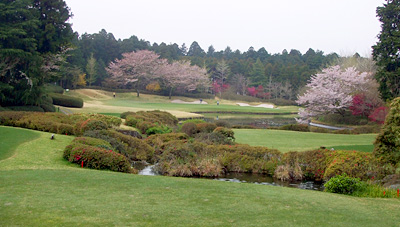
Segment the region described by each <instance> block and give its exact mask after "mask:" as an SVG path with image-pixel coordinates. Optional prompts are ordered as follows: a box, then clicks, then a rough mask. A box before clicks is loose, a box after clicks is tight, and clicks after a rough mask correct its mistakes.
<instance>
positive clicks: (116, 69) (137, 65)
mask: <svg viewBox="0 0 400 227" xmlns="http://www.w3.org/2000/svg"><path fill="white" fill-rule="evenodd" d="M159 57H160V56H159V55H158V54H156V53H154V52H152V51H148V50H140V51H136V52H130V53H124V54H122V59H121V60H119V59H117V60H115V61H114V62H112V63H110V65H109V66H108V68H107V69H106V70H107V72H108V73H109V74H110V75H111V78H110V80H112V81H113V82H114V83H116V84H118V85H127V84H129V83H135V85H136V91H137V96H138V97H139V89H140V87H142V86H143V85H144V84H147V82H148V81H150V80H153V79H156V78H158V77H160V75H161V73H162V71H163V69H164V66H165V65H167V60H166V59H160V58H159Z"/></svg>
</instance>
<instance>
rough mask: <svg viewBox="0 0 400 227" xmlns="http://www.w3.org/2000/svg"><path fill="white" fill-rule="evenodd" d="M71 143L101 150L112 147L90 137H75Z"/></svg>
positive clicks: (103, 141) (107, 143)
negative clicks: (101, 148) (100, 148)
mask: <svg viewBox="0 0 400 227" xmlns="http://www.w3.org/2000/svg"><path fill="white" fill-rule="evenodd" d="M72 143H75V144H84V145H88V146H93V147H103V148H108V149H109V150H111V149H112V146H111V144H110V143H109V142H107V141H105V140H102V139H97V138H92V137H76V138H75V139H74V140H72Z"/></svg>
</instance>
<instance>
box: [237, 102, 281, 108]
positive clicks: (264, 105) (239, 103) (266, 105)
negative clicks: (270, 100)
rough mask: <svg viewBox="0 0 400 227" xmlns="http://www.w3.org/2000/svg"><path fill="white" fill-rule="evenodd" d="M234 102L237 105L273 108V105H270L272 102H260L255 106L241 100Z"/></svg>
mask: <svg viewBox="0 0 400 227" xmlns="http://www.w3.org/2000/svg"><path fill="white" fill-rule="evenodd" d="M236 104H237V105H239V106H251V107H261V108H268V109H273V108H274V105H272V104H260V105H257V106H252V105H250V104H247V103H241V102H238V103H236Z"/></svg>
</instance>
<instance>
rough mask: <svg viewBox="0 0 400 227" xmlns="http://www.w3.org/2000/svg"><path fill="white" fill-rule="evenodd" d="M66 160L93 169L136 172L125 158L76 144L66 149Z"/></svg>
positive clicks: (107, 151) (97, 148) (108, 151)
mask: <svg viewBox="0 0 400 227" xmlns="http://www.w3.org/2000/svg"><path fill="white" fill-rule="evenodd" d="M64 158H65V159H66V160H68V161H69V162H71V163H77V164H79V165H82V166H83V167H87V168H91V169H106V170H111V171H117V172H124V173H132V172H134V170H133V169H132V168H131V165H130V163H129V162H128V160H127V158H126V157H125V156H123V155H121V154H118V153H116V152H113V151H112V150H107V149H105V148H101V147H95V146H89V145H84V144H79V143H74V144H72V145H68V146H67V147H66V148H65V149H64Z"/></svg>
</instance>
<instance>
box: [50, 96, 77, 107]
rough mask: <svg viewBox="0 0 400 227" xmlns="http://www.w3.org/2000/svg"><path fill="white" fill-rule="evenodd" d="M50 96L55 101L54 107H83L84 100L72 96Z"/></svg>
mask: <svg viewBox="0 0 400 227" xmlns="http://www.w3.org/2000/svg"><path fill="white" fill-rule="evenodd" d="M49 96H50V97H51V98H52V99H53V104H54V105H59V106H65V107H76V108H82V107H83V100H82V99H81V98H76V97H72V96H67V95H62V94H57V93H51V94H49Z"/></svg>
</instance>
